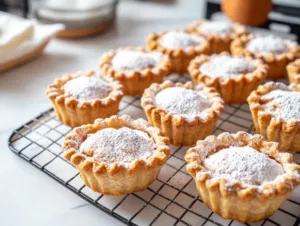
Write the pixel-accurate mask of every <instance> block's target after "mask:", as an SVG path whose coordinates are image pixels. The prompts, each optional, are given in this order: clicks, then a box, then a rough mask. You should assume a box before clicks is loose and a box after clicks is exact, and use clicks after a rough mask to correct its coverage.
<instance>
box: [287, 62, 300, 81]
mask: <svg viewBox="0 0 300 226" xmlns="http://www.w3.org/2000/svg"><path fill="white" fill-rule="evenodd" d="M286 69H287V73H288V77H289V81H290V83H296V84H299V83H300V59H297V60H295V61H294V62H291V63H289V64H288V66H287V68H286Z"/></svg>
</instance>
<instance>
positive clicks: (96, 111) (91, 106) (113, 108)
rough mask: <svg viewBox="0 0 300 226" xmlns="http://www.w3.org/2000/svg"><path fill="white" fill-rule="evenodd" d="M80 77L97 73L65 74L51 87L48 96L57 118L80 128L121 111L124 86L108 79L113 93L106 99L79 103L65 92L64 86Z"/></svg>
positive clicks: (47, 91) (48, 89) (47, 92)
mask: <svg viewBox="0 0 300 226" xmlns="http://www.w3.org/2000/svg"><path fill="white" fill-rule="evenodd" d="M80 76H95V72H93V71H90V72H88V73H77V74H65V75H64V76H63V77H62V78H58V79H56V80H55V81H54V83H53V84H51V85H49V86H48V88H47V90H46V95H47V97H48V98H49V99H50V101H51V102H52V105H53V107H54V110H55V113H56V115H57V118H58V119H59V120H60V121H62V122H63V123H64V124H66V125H68V126H72V127H75V126H80V125H83V124H88V123H92V122H94V120H95V119H97V118H106V117H109V116H111V115H114V114H116V113H117V112H118V110H119V103H120V101H121V99H122V97H123V86H122V85H121V84H120V83H119V82H117V81H113V80H112V78H107V81H108V82H109V84H110V85H111V87H112V91H111V92H110V93H109V95H108V96H107V97H105V98H98V99H93V100H87V101H79V100H77V99H76V98H75V97H71V96H70V95H69V94H68V93H65V91H64V88H63V86H64V84H65V83H66V82H68V81H70V80H72V79H74V78H77V77H80Z"/></svg>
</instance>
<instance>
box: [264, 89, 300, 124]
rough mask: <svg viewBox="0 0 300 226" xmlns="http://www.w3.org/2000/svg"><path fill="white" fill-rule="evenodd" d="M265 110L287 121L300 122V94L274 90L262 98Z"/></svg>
mask: <svg viewBox="0 0 300 226" xmlns="http://www.w3.org/2000/svg"><path fill="white" fill-rule="evenodd" d="M262 100H265V101H267V103H266V104H264V110H265V111H266V112H269V113H271V114H272V115H274V116H276V117H281V118H283V119H284V120H286V121H290V120H296V121H300V93H299V92H294V91H285V90H273V91H271V92H269V93H267V94H266V95H263V96H262Z"/></svg>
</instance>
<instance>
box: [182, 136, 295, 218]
mask: <svg viewBox="0 0 300 226" xmlns="http://www.w3.org/2000/svg"><path fill="white" fill-rule="evenodd" d="M283 150H284V149H280V147H279V144H278V143H276V142H268V141H266V140H265V139H264V138H263V137H262V136H261V135H257V134H256V135H250V134H247V133H246V132H238V133H236V134H229V133H227V132H226V133H222V134H220V135H219V136H217V137H216V136H209V137H207V138H206V139H205V140H200V141H198V142H197V145H196V146H195V147H192V148H190V149H189V150H188V151H187V153H186V156H185V160H186V162H187V171H188V173H189V174H190V175H191V176H192V177H193V179H194V180H195V182H196V186H197V190H198V193H199V196H200V197H201V199H202V200H203V202H204V203H205V204H206V205H207V206H208V207H209V208H210V209H211V210H212V211H213V212H214V213H216V214H219V215H220V216H222V217H223V218H225V219H232V220H238V221H240V222H249V223H250V222H256V221H261V220H264V219H266V218H268V217H269V216H271V215H273V214H274V213H275V211H276V210H277V209H278V208H279V206H280V205H281V204H282V203H283V202H284V201H285V200H286V199H287V198H288V197H289V195H290V194H291V193H292V192H293V190H294V189H295V188H296V187H297V186H298V185H299V183H300V166H299V165H297V164H295V163H293V155H291V154H289V153H282V152H281V151H283Z"/></svg>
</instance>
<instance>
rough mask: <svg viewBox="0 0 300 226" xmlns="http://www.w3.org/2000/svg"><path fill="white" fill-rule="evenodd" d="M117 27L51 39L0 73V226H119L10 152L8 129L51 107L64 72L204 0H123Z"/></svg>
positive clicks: (134, 40) (166, 24) (182, 21)
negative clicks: (52, 87)
mask: <svg viewBox="0 0 300 226" xmlns="http://www.w3.org/2000/svg"><path fill="white" fill-rule="evenodd" d="M118 13H119V17H118V20H117V22H116V26H115V28H113V29H112V30H110V31H109V32H107V33H106V34H103V35H101V36H97V37H93V38H88V39H80V40H54V41H52V42H51V43H50V45H49V46H48V47H47V49H46V51H45V53H44V54H43V55H42V56H41V57H40V58H38V59H36V60H34V61H32V62H30V63H28V64H26V65H23V66H21V67H18V68H16V69H14V70H11V71H9V72H6V73H2V74H0V106H1V110H0V145H1V148H0V179H1V182H0V194H1V198H0V201H1V204H0V219H1V225H5V226H10V225H30V226H33V225H73V226H77V225H78V226H79V225H89V226H92V225H121V223H120V222H119V221H117V220H115V219H114V218H112V217H110V216H108V215H107V214H106V213H104V212H102V211H99V210H98V209H96V208H95V207H93V206H91V205H90V204H88V203H87V202H86V201H84V200H82V199H81V198H79V197H77V196H76V195H74V194H73V193H71V192H69V191H68V190H67V189H66V188H64V187H63V186H61V185H60V184H58V183H57V182H55V181H54V180H52V179H50V178H49V177H48V176H46V175H45V174H43V173H41V172H39V171H38V170H36V169H35V168H34V167H32V166H31V165H30V164H28V163H26V162H25V161H23V160H22V159H20V158H19V157H17V156H16V155H14V154H13V153H12V152H11V151H10V150H9V149H8V147H7V140H8V137H9V135H10V134H11V132H12V130H13V129H15V128H16V127H18V126H19V125H21V124H23V123H25V122H27V121H28V120H29V119H30V118H32V117H34V116H36V115H37V114H38V113H40V112H42V111H44V110H46V109H48V108H50V106H51V105H50V103H49V101H48V100H47V98H46V96H45V94H44V92H45V89H46V87H47V85H48V84H49V83H51V82H52V81H53V80H54V78H56V77H59V76H61V74H62V73H64V72H76V71H80V70H81V71H86V70H89V69H97V64H98V60H99V57H100V55H101V54H102V53H104V52H105V51H107V50H109V49H112V48H117V47H119V46H126V45H135V46H136V45H143V44H144V40H145V39H146V37H147V35H148V34H149V33H150V32H151V31H161V30H165V29H170V28H181V27H183V26H186V25H187V24H188V23H189V22H191V21H192V20H194V19H196V18H199V17H200V16H201V15H202V1H199V0H189V1H186V0H177V1H176V0H174V1H172V0H170V1H162V0H157V1H126V0H123V1H121V3H120V5H119V10H118Z"/></svg>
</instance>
